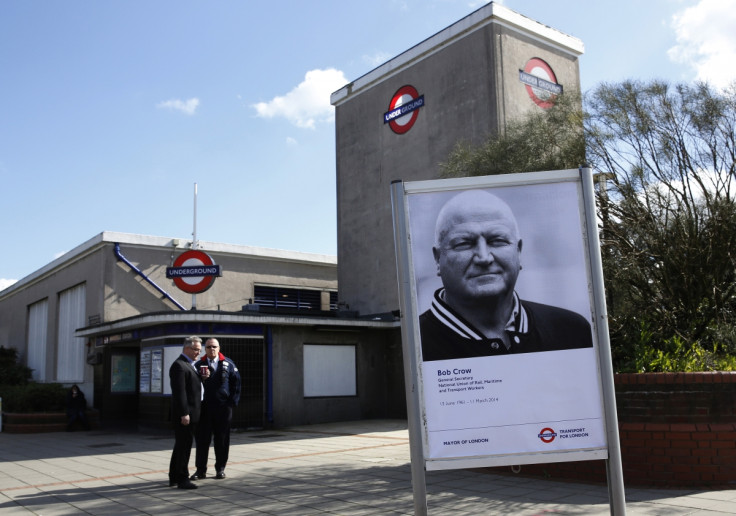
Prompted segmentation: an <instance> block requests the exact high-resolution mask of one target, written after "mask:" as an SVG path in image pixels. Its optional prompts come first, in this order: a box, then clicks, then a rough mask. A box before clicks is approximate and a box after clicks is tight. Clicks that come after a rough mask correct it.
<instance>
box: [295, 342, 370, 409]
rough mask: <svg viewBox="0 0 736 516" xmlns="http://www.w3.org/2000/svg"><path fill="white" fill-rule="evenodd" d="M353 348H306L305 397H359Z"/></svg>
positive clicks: (307, 346) (310, 345)
mask: <svg viewBox="0 0 736 516" xmlns="http://www.w3.org/2000/svg"><path fill="white" fill-rule="evenodd" d="M355 371H356V370H355V346H354V345H320V344H305V345H304V397H305V398H310V397H318V396H356V395H357V381H356V377H357V375H356V372H355Z"/></svg>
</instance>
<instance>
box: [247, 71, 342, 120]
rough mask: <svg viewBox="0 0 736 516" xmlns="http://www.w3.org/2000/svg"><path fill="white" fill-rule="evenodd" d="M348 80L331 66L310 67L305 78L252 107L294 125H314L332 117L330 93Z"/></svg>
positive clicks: (263, 115)
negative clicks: (324, 67)
mask: <svg viewBox="0 0 736 516" xmlns="http://www.w3.org/2000/svg"><path fill="white" fill-rule="evenodd" d="M347 83H348V81H347V79H345V75H344V74H343V73H342V72H341V71H339V70H335V69H334V68H329V69H327V70H310V71H309V72H307V73H306V75H305V76H304V80H303V81H302V82H301V83H300V84H299V85H298V86H296V87H295V88H294V89H293V90H291V91H290V92H289V93H287V94H286V95H284V96H282V97H274V98H273V99H271V100H270V101H268V102H259V103H257V104H253V106H252V107H253V108H254V109H255V110H256V114H257V116H259V117H261V118H275V117H282V118H286V119H287V120H288V121H289V122H291V123H292V124H294V125H296V126H297V127H301V128H305V129H314V128H315V126H316V124H317V123H320V122H331V121H332V120H333V119H334V116H335V111H334V108H333V107H332V105H331V104H330V95H331V94H332V93H333V92H334V91H337V90H338V89H340V88H342V87H343V86H345V85H346V84H347Z"/></svg>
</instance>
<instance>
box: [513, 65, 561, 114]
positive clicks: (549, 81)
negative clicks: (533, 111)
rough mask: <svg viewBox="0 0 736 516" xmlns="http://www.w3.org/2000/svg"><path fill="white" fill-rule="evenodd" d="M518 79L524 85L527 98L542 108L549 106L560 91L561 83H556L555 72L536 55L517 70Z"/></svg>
mask: <svg viewBox="0 0 736 516" xmlns="http://www.w3.org/2000/svg"><path fill="white" fill-rule="evenodd" d="M519 80H520V81H521V82H522V83H523V84H524V86H525V87H526V92H527V94H528V95H529V98H530V99H532V100H533V101H534V103H535V104H536V105H537V106H539V107H541V108H543V109H549V108H551V107H552V106H553V105H554V103H555V98H556V97H557V95H559V94H560V93H562V85H561V84H557V76H556V75H555V72H554V71H552V68H551V67H550V66H549V65H548V64H547V63H546V62H545V61H543V60H541V59H539V58H538V57H533V58H531V59H530V60H529V61H527V63H526V65H525V66H524V69H523V70H519Z"/></svg>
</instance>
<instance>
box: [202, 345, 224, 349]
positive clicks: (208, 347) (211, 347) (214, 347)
mask: <svg viewBox="0 0 736 516" xmlns="http://www.w3.org/2000/svg"><path fill="white" fill-rule="evenodd" d="M205 347H206V348H207V349H217V348H219V347H220V346H205Z"/></svg>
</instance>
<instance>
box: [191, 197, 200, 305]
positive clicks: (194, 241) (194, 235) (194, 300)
mask: <svg viewBox="0 0 736 516" xmlns="http://www.w3.org/2000/svg"><path fill="white" fill-rule="evenodd" d="M192 227H193V229H192V249H196V248H197V247H199V242H197V183H194V220H193V221H192ZM196 309H197V294H192V310H196Z"/></svg>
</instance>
